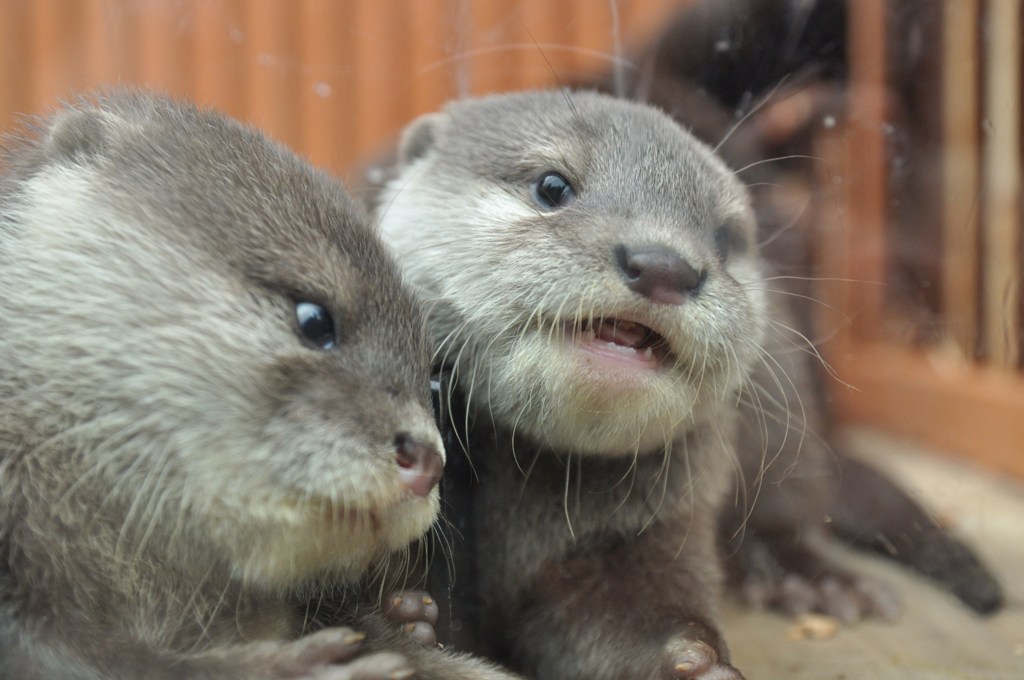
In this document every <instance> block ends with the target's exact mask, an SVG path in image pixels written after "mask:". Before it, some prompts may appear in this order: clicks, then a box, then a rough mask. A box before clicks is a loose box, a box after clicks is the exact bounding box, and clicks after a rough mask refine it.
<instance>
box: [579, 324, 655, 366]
mask: <svg viewBox="0 0 1024 680" xmlns="http://www.w3.org/2000/svg"><path fill="white" fill-rule="evenodd" d="M572 337H573V339H574V340H575V341H576V342H577V344H578V345H579V347H580V349H582V350H583V351H584V352H587V353H588V354H591V355H593V356H594V357H596V358H598V359H600V360H602V361H604V362H610V363H613V364H618V365H621V366H623V367H626V368H644V369H648V370H654V369H658V368H661V367H662V366H664V365H666V364H670V363H672V362H673V358H672V353H671V352H670V351H669V344H668V341H667V340H666V339H665V338H664V337H663V336H662V335H661V334H659V333H658V332H657V331H655V330H654V329H652V328H650V327H648V326H645V325H643V324H641V323H637V322H635V321H627V320H625V319H604V318H602V319H586V320H584V321H583V322H582V323H580V324H579V325H577V326H575V327H574V328H572Z"/></svg>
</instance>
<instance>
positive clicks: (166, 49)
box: [136, 2, 191, 96]
mask: <svg viewBox="0 0 1024 680" xmlns="http://www.w3.org/2000/svg"><path fill="white" fill-rule="evenodd" d="M184 9H185V8H184V7H183V6H182V5H181V4H179V3H172V2H155V3H152V4H150V5H147V6H146V7H145V8H144V10H143V11H141V12H140V14H139V41H138V47H139V54H138V55H137V57H136V58H137V59H138V63H139V71H140V72H139V83H140V84H141V85H144V86H145V87H148V88H151V89H155V90H158V91H160V92H165V93H168V94H172V95H176V96H184V95H185V94H187V88H186V85H187V83H188V81H189V77H188V72H189V60H190V58H191V55H190V54H188V53H187V51H186V50H185V49H184V40H183V36H184V34H185V33H186V32H188V31H189V30H191V29H190V28H188V27H187V25H186V21H187V18H188V17H187V14H186V13H185V12H184V11H183V10H184Z"/></svg>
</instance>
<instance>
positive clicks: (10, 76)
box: [0, 1, 34, 130]
mask: <svg viewBox="0 0 1024 680" xmlns="http://www.w3.org/2000/svg"><path fill="white" fill-rule="evenodd" d="M30 22H31V13H30V9H29V3H28V2H27V1H26V2H18V1H16V2H0V126H2V127H0V130H7V129H9V128H10V127H11V125H12V123H14V121H15V116H16V115H17V114H19V113H27V112H28V111H29V107H30V102H31V97H32V90H31V80H30V77H29V75H30V73H31V72H32V70H33V64H32V61H33V56H34V55H33V54H32V52H31V50H30V36H31V32H30V31H29V30H27V27H28V26H29V25H30Z"/></svg>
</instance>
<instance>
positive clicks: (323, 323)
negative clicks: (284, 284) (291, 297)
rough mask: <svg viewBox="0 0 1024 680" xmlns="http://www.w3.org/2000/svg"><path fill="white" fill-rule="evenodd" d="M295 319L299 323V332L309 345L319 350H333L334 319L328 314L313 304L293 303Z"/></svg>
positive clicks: (334, 340) (334, 341)
mask: <svg viewBox="0 0 1024 680" xmlns="http://www.w3.org/2000/svg"><path fill="white" fill-rule="evenodd" d="M295 318H296V319H297V320H298V322H299V331H300V332H301V333H302V337H304V338H305V339H306V340H307V341H309V344H311V345H313V346H314V347H317V348H319V349H334V347H335V343H336V341H337V340H336V338H335V334H334V319H332V318H331V315H330V313H329V312H328V311H327V310H326V309H324V308H323V307H321V306H320V305H318V304H315V303H313V302H297V303H295Z"/></svg>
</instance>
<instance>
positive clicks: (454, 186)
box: [379, 92, 765, 455]
mask: <svg viewBox="0 0 1024 680" xmlns="http://www.w3.org/2000/svg"><path fill="white" fill-rule="evenodd" d="M401 163H402V170H401V172H400V175H399V176H398V177H397V178H396V179H395V180H394V181H392V182H391V183H390V184H389V185H388V189H387V190H386V191H385V192H384V193H383V194H382V196H381V200H380V203H379V218H380V221H381V227H382V233H383V235H384V238H385V241H387V242H388V243H389V245H391V246H392V248H393V250H394V252H395V253H396V254H397V256H398V258H399V261H400V263H401V264H402V266H403V267H404V269H405V271H406V272H407V275H408V277H409V278H410V280H411V281H412V282H413V283H414V284H415V286H416V287H417V288H418V289H419V290H420V291H421V295H422V297H423V299H424V301H425V303H426V304H427V307H428V309H429V310H430V311H429V316H430V323H431V326H432V329H433V332H434V335H435V341H436V342H437V344H438V347H439V350H438V355H437V359H438V361H441V362H447V363H449V364H451V365H453V366H454V367H455V370H456V372H457V379H458V380H459V382H460V384H461V385H462V386H463V390H464V392H465V394H466V396H467V399H468V400H469V405H470V408H471V409H472V408H474V404H475V405H477V406H478V407H481V408H485V409H487V410H489V411H490V413H491V416H492V417H493V418H494V419H495V420H496V421H497V422H499V423H500V424H502V425H503V426H505V427H506V428H509V429H510V430H513V431H514V432H515V433H516V434H517V435H522V434H525V435H527V436H529V437H531V438H533V439H534V440H536V441H538V442H540V443H542V444H549V445H551V446H553V447H555V448H558V449H561V450H570V451H575V452H579V453H598V454H612V455H615V454H627V453H635V452H641V453H643V452H647V451H650V450H653V449H654V448H656V447H658V446H662V445H665V444H666V443H667V442H669V441H670V440H671V439H672V438H674V437H675V436H677V435H678V434H679V433H680V432H681V431H683V430H685V429H686V428H688V427H690V426H692V424H693V423H694V421H695V420H696V419H699V418H702V417H706V416H707V415H708V414H709V410H713V409H715V408H716V407H717V406H718V405H720V404H723V403H725V402H726V400H729V399H733V400H734V399H735V398H736V395H735V393H736V390H737V389H738V387H739V386H740V384H741V383H742V381H743V380H744V378H745V376H746V374H747V371H748V366H749V365H750V363H751V361H752V360H753V359H754V357H755V355H756V354H757V347H758V344H759V342H760V339H761V335H762V332H763V331H762V327H763V325H764V319H763V309H764V304H765V302H764V291H763V285H762V279H761V274H760V264H759V259H758V255H757V252H756V247H755V236H754V218H753V216H752V213H751V210H750V208H749V206H748V201H747V197H746V193H745V191H744V189H743V187H742V186H741V184H740V183H739V182H738V181H737V179H736V178H735V177H733V175H732V174H731V173H730V172H729V171H728V170H727V169H726V167H725V166H724V165H723V163H721V162H720V161H719V160H718V158H716V157H715V156H714V154H713V153H712V151H711V150H710V149H708V148H707V147H705V146H704V145H702V144H700V143H699V142H697V141H696V140H695V139H694V138H693V137H691V136H690V135H689V134H688V133H686V132H685V131H684V130H682V129H681V128H680V127H679V126H678V125H676V124H675V123H674V122H673V121H672V120H670V119H669V118H668V117H667V116H665V115H663V114H662V113H660V112H658V111H656V110H654V109H652V108H650V107H647V106H643V105H640V104H635V103H630V102H625V101H620V100H615V99H612V98H609V97H605V96H602V95H598V94H594V93H584V92H580V93H569V92H533V93H523V94H511V95H500V96H495V97H489V98H483V99H478V100H468V101H462V102H456V103H453V104H451V105H450V106H448V108H447V109H445V110H444V111H443V112H442V113H439V114H431V115H428V116H427V117H425V118H421V119H419V120H418V121H416V122H414V123H413V124H412V125H411V126H410V128H409V129H408V130H407V131H406V132H405V135H404V138H403V144H402V152H401Z"/></svg>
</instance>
